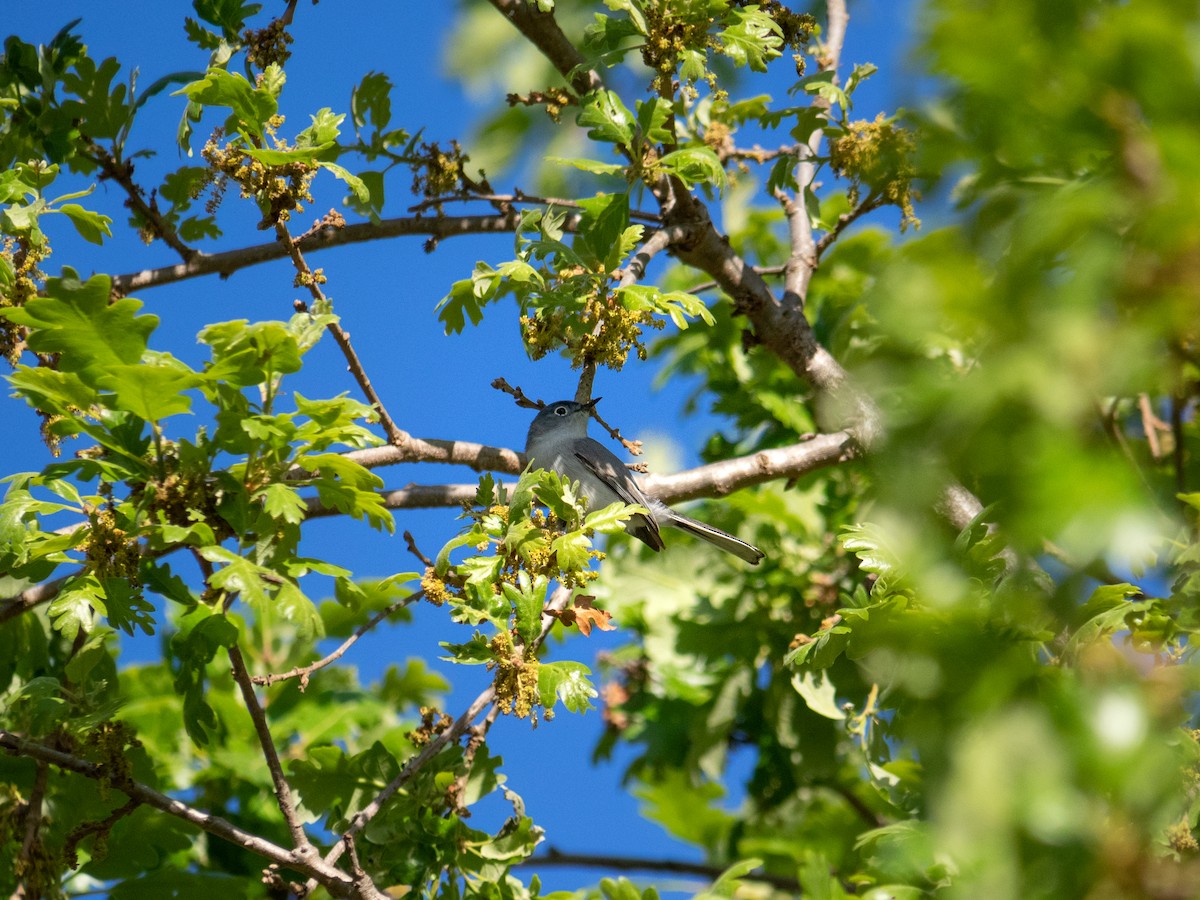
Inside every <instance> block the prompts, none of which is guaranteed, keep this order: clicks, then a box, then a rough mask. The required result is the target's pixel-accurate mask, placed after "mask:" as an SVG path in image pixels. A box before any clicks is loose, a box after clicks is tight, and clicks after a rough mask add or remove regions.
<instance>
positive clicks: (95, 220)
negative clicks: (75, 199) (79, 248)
mask: <svg viewBox="0 0 1200 900" xmlns="http://www.w3.org/2000/svg"><path fill="white" fill-rule="evenodd" d="M58 211H59V212H60V213H62V214H63V215H65V216H66V217H67V218H68V219H70V220H71V223H72V224H73V225H74V226H75V230H76V231H78V232H79V236H80V237H81V238H83V239H84V240H85V241H89V242H91V243H93V244H102V243H104V239H105V238H106V237H112V229H111V228H109V226H110V225H111V224H112V219H110V218H109V217H108V216H106V215H102V214H101V213H98V212H92V211H91V210H88V209H84V208H83V207H82V206H80V205H79V204H78V203H64V204H63V205H62V206H60V207H58Z"/></svg>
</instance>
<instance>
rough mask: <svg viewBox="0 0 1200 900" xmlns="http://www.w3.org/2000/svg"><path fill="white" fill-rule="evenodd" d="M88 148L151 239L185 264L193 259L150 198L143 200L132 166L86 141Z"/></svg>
mask: <svg viewBox="0 0 1200 900" xmlns="http://www.w3.org/2000/svg"><path fill="white" fill-rule="evenodd" d="M88 149H89V150H90V151H91V153H92V154H93V157H92V158H93V159H94V160H95V162H96V163H97V164H98V165H99V166H100V171H101V173H102V174H103V177H105V178H109V179H111V180H113V181H115V182H116V183H117V184H119V185H120V186H121V188H122V190H124V191H125V194H126V197H127V199H126V200H125V205H126V206H127V207H128V208H129V209H131V210H133V211H134V212H135V213H137V214H138V215H139V216H141V218H142V220H143V221H144V222H145V223H146V225H147V227H148V228H149V229H150V231H151V233H153V235H154V236H155V237H157V238H161V239H162V241H163V243H165V244H166V245H167V246H168V247H170V248H171V249H172V250H174V251H175V252H176V253H178V254H179V256H180V258H181V259H183V261H184V262H185V263H187V262H188V261H190V260H191V259H192V258H193V257H195V256H196V254H197V252H198V251H197V250H196V249H195V248H193V247H189V246H188V245H187V244H185V243H184V242H183V240H182V239H181V238H180V237H179V234H178V233H177V232H176V231H175V229H174V228H173V227H172V226H171V225H170V223H169V222H167V220H166V219H164V218H163V217H162V214H161V213H160V212H159V211H158V204H157V203H155V202H154V198H153V197H151V199H150V202H147V201H146V196H145V192H144V191H143V190H142V189H141V188H140V187H139V186H138V185H137V184H136V183H135V182H134V180H133V165H132V164H131V163H128V162H122V161H121V160H119V159H118V158H117V157H115V156H114V155H113V154H112V153H110V152H109V151H108V150H106V149H105V148H104V147H101V146H100V145H99V144H97V143H95V142H89V147H88Z"/></svg>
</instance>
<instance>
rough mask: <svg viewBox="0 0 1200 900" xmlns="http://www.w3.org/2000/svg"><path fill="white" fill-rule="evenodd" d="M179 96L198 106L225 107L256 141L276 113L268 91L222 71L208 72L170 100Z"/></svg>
mask: <svg viewBox="0 0 1200 900" xmlns="http://www.w3.org/2000/svg"><path fill="white" fill-rule="evenodd" d="M180 94H182V95H184V96H185V97H187V98H188V99H189V100H191V101H192V102H193V103H198V104H200V105H201V106H223V107H228V108H229V109H231V110H233V115H234V117H235V118H236V119H237V121H238V123H239V124H240V125H241V126H242V128H244V129H245V130H246V131H248V132H249V133H250V134H252V135H254V136H255V137H258V138H262V137H264V136H265V133H266V130H265V129H266V124H267V122H268V120H270V118H271V117H272V116H274V115H275V114H276V113H277V112H279V102H278V100H276V96H275V94H274V93H272V91H271V90H270V89H269V88H268V87H266V86H264V87H255V86H254V85H252V84H251V83H250V82H249V81H247V80H246V79H245V78H243V77H242V76H241V75H238V74H236V73H234V72H228V71H226V70H225V69H209V70H208V72H207V73H205V76H204V77H203V78H202V79H200V80H199V81H194V82H192V83H191V84H189V85H187V86H186V87H184V88H181V89H180V90H178V91H175V93H174V94H172V96H178V95H180Z"/></svg>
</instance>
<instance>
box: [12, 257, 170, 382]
mask: <svg viewBox="0 0 1200 900" xmlns="http://www.w3.org/2000/svg"><path fill="white" fill-rule="evenodd" d="M111 291H112V279H110V278H109V277H108V276H107V275H93V276H92V277H91V278H89V279H88V280H87V281H86V282H81V281H80V280H79V276H78V275H76V274H75V272H74V271H72V270H71V269H67V268H64V269H63V276H62V277H61V278H48V279H47V280H46V296H44V297H35V298H34V299H32V300H30V301H29V302H28V303H27V304H26V305H25V306H24V308H22V309H6V310H3V311H0V315H3V316H5V317H6V318H8V319H9V320H10V321H12V322H16V323H17V324H19V325H27V326H29V328H30V329H31V331H30V335H29V346H30V348H31V349H33V350H36V351H37V352H39V353H58V354H61V357H60V360H59V365H60V367H61V369H62V370H63V371H64V372H77V373H79V375H81V376H82V377H83V378H84V380H85V381H89V382H90V383H91V384H97V385H99V384H102V383H103V382H104V381H105V376H106V375H107V374H108V372H109V371H110V370H111V369H112V368H113V367H114V366H121V365H133V364H135V363H137V362H139V361H140V360H141V357H142V354H143V353H144V352H145V350H146V341H147V339H148V338H149V336H150V333H151V332H152V331H154V329H155V328H156V327H158V316H151V315H142V316H139V315H137V311H138V310H139V309H141V308H142V303H141V301H139V300H135V299H133V298H132V297H122V298H121V299H119V300H116V301H115V302H113V303H109V299H110V295H111Z"/></svg>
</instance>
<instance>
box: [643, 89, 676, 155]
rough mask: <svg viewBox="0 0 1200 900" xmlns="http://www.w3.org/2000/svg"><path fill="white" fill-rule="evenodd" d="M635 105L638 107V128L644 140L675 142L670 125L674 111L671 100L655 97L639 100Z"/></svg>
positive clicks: (654, 142) (652, 142) (656, 142)
mask: <svg viewBox="0 0 1200 900" xmlns="http://www.w3.org/2000/svg"><path fill="white" fill-rule="evenodd" d="M634 106H635V107H636V108H637V123H638V130H639V132H640V133H641V138H642V140H643V141H646V142H649V143H651V144H668V145H670V144H674V143H675V135H674V134H672V133H671V129H670V128H669V127H668V123H669V122H670V121H671V115H672V113H673V112H674V109H673V108H672V106H671V104H670V102H669V101H667V100H665V99H663V98H662V97H654V98H652V99H650V100H639V101H637V103H635V104H634Z"/></svg>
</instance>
